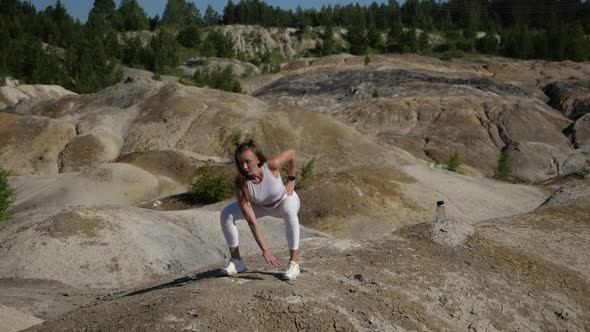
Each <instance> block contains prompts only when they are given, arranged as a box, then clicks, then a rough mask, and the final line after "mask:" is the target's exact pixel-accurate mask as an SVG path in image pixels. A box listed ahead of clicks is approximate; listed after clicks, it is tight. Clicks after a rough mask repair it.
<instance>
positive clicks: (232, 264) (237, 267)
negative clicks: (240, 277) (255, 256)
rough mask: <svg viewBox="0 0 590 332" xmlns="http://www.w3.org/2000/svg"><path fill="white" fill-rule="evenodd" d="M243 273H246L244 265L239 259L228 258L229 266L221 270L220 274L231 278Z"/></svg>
mask: <svg viewBox="0 0 590 332" xmlns="http://www.w3.org/2000/svg"><path fill="white" fill-rule="evenodd" d="M244 271H246V264H244V262H242V260H241V259H236V258H230V260H229V264H227V266H226V267H225V268H224V269H221V274H222V275H224V276H233V275H234V274H238V273H242V272H244Z"/></svg>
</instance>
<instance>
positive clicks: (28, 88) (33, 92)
mask: <svg viewBox="0 0 590 332" xmlns="http://www.w3.org/2000/svg"><path fill="white" fill-rule="evenodd" d="M68 95H76V93H74V92H72V91H68V90H66V89H64V88H62V87H61V86H58V85H40V84H38V85H26V84H23V85H18V86H0V110H3V109H6V108H8V107H11V106H14V105H16V104H18V103H19V102H25V103H27V102H28V103H29V104H31V103H37V102H40V101H44V100H53V99H59V98H61V97H63V96H68Z"/></svg>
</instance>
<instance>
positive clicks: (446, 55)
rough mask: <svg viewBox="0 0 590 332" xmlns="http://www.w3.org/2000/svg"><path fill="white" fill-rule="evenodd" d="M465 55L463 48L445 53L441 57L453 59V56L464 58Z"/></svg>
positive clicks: (442, 58)
mask: <svg viewBox="0 0 590 332" xmlns="http://www.w3.org/2000/svg"><path fill="white" fill-rule="evenodd" d="M463 56H464V53H463V51H461V50H451V51H448V52H445V53H443V54H442V55H441V56H440V57H439V58H440V59H441V60H445V61H446V60H451V59H452V58H462V57H463Z"/></svg>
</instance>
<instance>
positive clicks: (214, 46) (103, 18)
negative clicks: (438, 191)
mask: <svg viewBox="0 0 590 332" xmlns="http://www.w3.org/2000/svg"><path fill="white" fill-rule="evenodd" d="M220 24H256V25H261V26H265V27H270V26H276V27H295V28H299V29H301V30H304V29H306V28H307V27H313V26H322V27H323V29H322V31H323V33H322V34H321V39H322V41H321V42H320V43H318V47H317V48H316V49H315V50H312V51H311V52H312V54H310V55H318V56H322V55H328V54H332V53H337V52H341V51H347V52H350V53H353V54H367V53H380V52H404V53H405V52H418V53H423V54H435V55H437V54H438V55H441V56H443V57H444V56H449V57H450V56H456V55H460V54H462V53H469V52H481V53H486V54H499V55H505V56H509V57H514V58H523V59H533V58H537V59H547V60H558V61H561V60H566V59H570V60H574V61H583V60H589V59H590V44H589V42H588V39H587V37H586V35H587V34H590V3H589V2H587V1H580V0H542V1H535V0H449V1H443V2H440V1H434V0H406V1H405V2H404V3H403V4H401V5H400V4H399V3H398V2H397V1H396V0H389V2H387V3H381V4H378V3H376V2H373V3H372V4H370V5H368V6H360V5H359V4H358V3H357V4H349V5H344V6H343V5H335V6H324V7H321V8H320V9H313V8H312V9H302V8H301V7H298V8H297V9H295V10H287V9H281V8H279V7H273V6H270V5H268V4H266V3H265V2H264V1H261V0H240V1H239V2H234V1H233V0H229V1H228V2H227V5H226V6H225V8H224V10H223V12H222V14H221V15H220V14H219V13H217V12H216V11H215V10H213V8H212V7H211V6H208V7H207V9H206V10H205V12H204V13H201V12H200V11H199V9H198V8H197V7H196V5H195V4H194V2H191V1H187V0H167V3H166V7H165V9H164V12H163V14H162V17H159V16H158V15H156V16H154V17H148V16H147V15H146V13H145V10H144V9H143V8H142V7H141V6H139V4H138V3H137V1H136V0H121V1H120V3H119V6H118V7H117V6H116V4H115V1H114V0H95V1H94V4H93V7H92V9H91V11H90V13H89V15H88V20H87V21H86V23H84V24H83V23H81V22H80V21H79V20H77V19H74V18H73V17H72V16H70V15H69V14H68V12H67V10H66V9H65V7H64V6H63V4H62V3H61V1H60V0H57V2H56V4H55V5H53V6H48V7H47V8H45V9H44V10H40V11H38V10H37V9H36V8H35V7H34V6H31V5H30V4H29V3H28V2H27V1H19V0H0V79H1V78H3V77H5V76H12V77H15V78H18V79H19V80H21V81H23V82H25V83H31V84H32V83H43V84H58V85H61V86H63V87H65V88H67V89H70V90H72V91H76V92H79V93H89V92H95V91H98V90H100V89H102V88H104V87H106V86H109V85H112V84H113V83H115V82H117V81H118V80H119V79H120V78H121V73H120V72H119V71H118V70H117V68H118V66H117V65H118V64H123V65H127V66H131V67H139V68H144V69H147V70H151V71H153V72H155V73H157V74H160V73H165V72H166V71H167V70H168V71H169V70H172V69H171V68H175V67H176V66H177V65H178V64H179V63H180V61H181V60H184V59H181V58H182V56H184V55H185V54H186V55H188V54H192V55H195V54H200V55H203V56H218V57H228V58H231V57H237V58H240V59H242V60H248V61H251V62H252V63H254V64H256V65H260V64H261V63H264V59H266V60H268V64H267V65H269V66H270V58H271V54H270V53H269V54H262V55H260V56H259V58H253V59H248V58H246V57H245V56H244V55H243V54H240V53H239V52H236V50H235V49H234V45H233V42H232V39H231V38H230V36H227V35H224V34H222V33H220V32H218V30H216V29H213V28H212V27H213V26H216V25H220ZM337 27H344V28H346V31H347V33H346V34H345V35H344V37H345V38H346V40H347V41H348V43H349V44H350V47H349V48H348V49H341V48H340V47H339V46H338V43H336V41H335V39H334V36H335V34H334V30H335V29H336V28H337ZM140 31H143V32H147V35H146V34H144V33H143V32H142V33H140ZM204 31H207V34H206V37H204V38H203V36H204V35H205V34H204ZM480 32H484V34H483V35H482V34H481V33H480ZM433 35H439V36H442V37H443V38H442V40H443V41H444V42H439V43H437V42H433V40H432V38H431V37H429V36H433ZM146 36H147V37H146ZM275 67H276V66H275V64H274V63H273V66H272V68H273V70H274V68H275ZM269 68H270V67H269Z"/></svg>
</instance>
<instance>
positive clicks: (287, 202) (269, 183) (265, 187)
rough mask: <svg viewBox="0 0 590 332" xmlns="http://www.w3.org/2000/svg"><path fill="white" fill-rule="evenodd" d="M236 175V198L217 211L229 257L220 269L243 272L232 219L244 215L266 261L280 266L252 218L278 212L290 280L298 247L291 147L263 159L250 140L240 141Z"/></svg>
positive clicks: (286, 275) (295, 271)
mask: <svg viewBox="0 0 590 332" xmlns="http://www.w3.org/2000/svg"><path fill="white" fill-rule="evenodd" d="M234 158H235V162H236V167H237V169H238V175H237V176H236V182H235V192H236V198H237V201H236V202H233V203H231V204H229V205H228V206H226V207H225V208H224V209H223V210H222V211H221V229H222V231H223V235H224V236H225V240H226V242H227V245H228V247H229V251H230V254H231V259H230V262H229V264H228V265H227V267H226V268H224V269H223V270H222V273H223V274H225V275H233V274H236V273H240V272H244V271H245V270H246V265H245V264H244V262H242V259H241V257H240V249H239V246H238V228H237V227H236V220H240V219H246V221H247V222H248V225H249V226H250V230H252V235H253V236H254V239H255V240H256V243H258V246H259V247H260V249H261V250H262V256H263V257H264V259H265V260H266V263H267V264H269V265H271V266H274V267H280V266H281V264H280V263H279V261H278V260H277V259H276V258H275V256H274V255H273V254H272V253H271V252H270V249H269V248H268V247H267V245H266V243H265V242H264V237H263V236H262V233H261V232H260V227H258V223H257V222H256V218H257V217H263V216H266V215H274V214H276V213H277V212H280V214H281V216H282V218H283V220H284V221H285V233H286V236H287V244H288V245H289V252H290V260H289V266H288V267H287V270H286V271H285V273H284V275H283V276H284V279H287V280H294V279H295V278H297V276H298V275H299V273H300V272H299V264H298V263H297V250H298V249H299V218H298V217H297V213H298V212H299V206H300V202H299V197H298V196H297V193H295V191H294V189H295V175H294V174H295V150H292V149H291V150H286V151H283V152H281V153H279V154H278V155H276V156H274V157H272V158H271V159H269V160H266V158H265V157H264V154H263V153H262V151H260V149H259V148H258V147H257V146H256V144H255V143H254V141H253V140H249V141H247V142H245V143H242V144H240V145H239V146H238V147H237V148H236V152H235V155H234ZM285 164H287V167H288V169H287V174H288V178H287V181H286V182H284V183H283V181H282V179H281V174H280V169H281V167H282V166H283V165H285Z"/></svg>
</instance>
